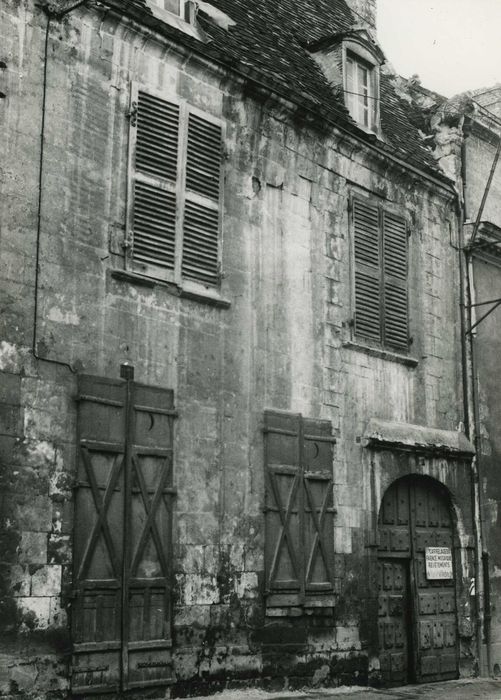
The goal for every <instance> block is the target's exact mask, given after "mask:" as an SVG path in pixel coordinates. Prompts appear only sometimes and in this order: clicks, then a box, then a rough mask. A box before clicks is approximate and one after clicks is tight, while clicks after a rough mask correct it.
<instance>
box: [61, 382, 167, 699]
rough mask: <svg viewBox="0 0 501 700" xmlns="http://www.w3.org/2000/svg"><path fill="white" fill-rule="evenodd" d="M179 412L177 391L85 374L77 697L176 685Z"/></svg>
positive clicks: (77, 538)
mask: <svg viewBox="0 0 501 700" xmlns="http://www.w3.org/2000/svg"><path fill="white" fill-rule="evenodd" d="M173 418H174V411H173V394H172V392H171V391H168V390H165V389H156V388H152V387H146V386H141V385H137V384H135V383H134V382H132V381H125V382H124V381H120V380H108V379H103V378H99V377H89V376H81V377H80V378H79V410H78V419H79V420H78V425H79V438H78V444H79V448H78V449H79V460H78V476H77V483H76V491H75V524H74V603H73V612H72V636H73V659H72V692H73V696H74V697H88V696H89V697H123V696H124V693H125V694H127V691H129V690H130V693H129V695H130V697H140V695H139V694H138V693H139V690H134V689H139V688H145V689H147V688H150V687H151V686H162V685H164V686H166V685H168V684H169V682H170V678H171V663H170V656H169V654H170V652H169V649H170V645H171V633H170V625H171V613H170V591H171V574H172V572H171V560H172V552H171V549H172V500H173V497H174V489H173V486H172V479H173V474H172V423H173Z"/></svg>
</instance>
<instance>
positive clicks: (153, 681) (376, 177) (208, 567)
mask: <svg viewBox="0 0 501 700" xmlns="http://www.w3.org/2000/svg"><path fill="white" fill-rule="evenodd" d="M160 4H162V7H160ZM350 4H351V3H350ZM77 5H78V6H77ZM302 5H303V14H302V16H301V17H299V16H298V14H297V10H296V9H295V6H294V4H293V3H291V2H289V1H288V0H284V1H283V2H281V3H279V4H278V5H277V6H276V7H274V8H273V9H271V8H270V6H269V4H268V3H265V2H261V3H254V4H253V6H252V8H250V7H248V6H247V4H246V3H244V2H242V1H241V0H238V1H237V0H233V2H226V1H225V2H223V0H220V1H219V2H217V3H216V2H214V3H205V2H204V3H202V2H201V3H199V4H198V14H197V13H196V10H197V8H196V7H195V6H194V4H192V3H190V2H187V3H180V4H179V5H178V4H176V3H175V2H172V3H170V2H166V3H165V5H164V4H163V3H159V4H158V5H155V4H153V2H149V1H148V2H147V1H144V0H134V1H133V0H128V1H125V0H122V1H119V0H106V2H104V3H90V2H89V3H78V4H73V5H70V4H69V3H65V4H64V5H63V4H60V5H57V6H48V5H44V4H43V3H41V4H35V3H34V2H32V1H31V0H22V1H19V0H6V2H4V3H3V5H2V8H1V9H0V17H1V23H0V29H1V32H2V51H3V54H2V55H0V61H1V63H0V68H1V72H0V80H1V83H0V90H1V94H2V97H1V99H0V123H1V125H2V132H3V133H4V134H7V138H4V139H2V141H1V143H0V149H1V158H0V161H1V164H2V165H1V180H0V182H1V189H0V207H1V217H0V249H1V257H2V271H1V275H0V294H1V298H2V302H1V303H2V314H1V318H0V323H1V335H0V369H1V371H2V381H1V383H0V402H1V403H0V405H1V413H0V415H1V423H0V444H1V447H0V450H1V452H0V454H1V462H0V465H1V466H0V494H1V500H0V503H1V505H2V512H1V521H0V533H1V534H0V546H1V550H0V552H1V554H0V556H1V559H0V562H1V569H0V606H1V615H0V626H1V633H0V660H1V663H0V688H1V691H0V692H1V693H3V695H4V696H7V697H16V698H18V697H19V698H25V697H26V698H29V697H33V698H35V697H36V698H40V697H44V698H51V699H52V698H56V697H68V696H71V697H75V698H79V697H80V698H86V697H93V698H103V699H104V698H113V697H124V696H128V697H134V698H141V697H144V698H160V697H167V696H168V694H169V693H171V694H172V695H173V696H185V695H188V694H190V693H191V694H193V693H195V692H210V691H214V690H216V689H219V688H222V687H225V686H228V685H232V686H239V685H243V686H246V685H256V684H259V685H267V686H268V687H276V688H281V687H285V686H287V687H297V686H301V685H305V684H310V685H336V684H339V683H359V684H366V683H374V684H378V683H394V684H395V683H398V684H403V683H406V682H409V681H419V680H438V679H443V678H454V677H457V676H458V675H459V674H461V675H470V674H472V673H474V672H475V670H476V668H477V667H478V644H477V641H478V639H477V636H476V635H477V630H476V626H475V619H476V614H477V610H476V599H475V589H474V587H472V585H471V584H472V580H474V579H475V571H476V566H475V563H476V561H477V559H478V556H477V555H478V527H477V522H476V520H475V508H474V498H473V497H472V493H474V483H473V477H472V474H473V472H472V469H471V462H472V457H473V449H472V447H471V444H470V443H469V441H468V440H467V439H466V437H465V435H464V434H463V433H462V432H461V426H462V424H463V423H464V420H465V416H464V412H463V402H462V397H463V379H462V373H461V361H460V360H461V355H460V347H461V343H460V315H459V305H458V299H459V298H460V271H459V269H458V265H457V253H456V247H457V241H458V237H459V224H460V222H459V218H458V208H457V197H456V190H455V189H454V184H453V181H452V180H451V179H450V178H448V177H447V176H446V175H445V174H444V172H443V171H442V170H441V168H440V166H439V165H437V163H436V161H435V159H434V158H433V156H432V154H431V152H430V150H429V149H428V147H427V145H426V143H425V141H424V140H423V138H422V134H421V133H420V131H419V128H420V123H421V121H420V120H421V119H422V117H421V114H420V112H419V110H418V109H416V108H415V107H414V106H413V105H412V104H411V102H410V100H409V99H407V98H406V97H405V95H403V94H402V90H401V86H400V84H399V82H398V80H397V79H396V78H393V77H392V76H391V75H389V74H387V73H386V72H385V68H384V65H383V63H384V56H383V54H382V52H381V50H380V49H379V47H378V46H377V43H376V42H375V39H374V36H373V34H372V33H371V31H370V27H371V26H373V25H374V21H373V15H372V16H371V15H370V12H371V8H372V11H373V10H374V5H373V3H365V4H364V13H366V14H367V13H368V14H367V17H368V21H367V22H366V24H365V25H363V26H360V25H361V21H360V20H361V17H360V14H357V15H356V14H354V13H353V12H352V10H351V9H350V7H349V6H348V5H347V4H346V3H345V2H344V1H343V0H336V2H334V3H333V2H315V3H314V2H311V3H310V2H305V3H302ZM359 5H361V3H353V8H352V9H354V10H355V11H360V8H359V7H358V6H359ZM357 8H358V10H357ZM195 15H196V17H195ZM362 24H363V23H362ZM331 58H332V59H333V60H331ZM332 66H334V67H335V70H334V73H332V74H331V73H330V72H329V71H330V68H329V67H332ZM339 71H341V73H339ZM339 76H341V77H339ZM350 96H351V97H350ZM427 548H428V549H427ZM432 548H441V550H440V551H441V552H442V555H443V556H444V561H445V564H444V566H445V569H446V570H447V571H449V569H448V567H452V568H451V569H450V572H449V573H447V574H446V575H445V577H444V578H443V579H439V578H438V579H437V578H436V577H435V576H434V575H433V573H432V572H431V568H429V569H427V568H426V567H427V566H428V567H431V566H432V564H431V562H432V557H433V556H434V554H435V556H438V555H437V553H436V549H435V550H433V549H432ZM439 554H440V552H439Z"/></svg>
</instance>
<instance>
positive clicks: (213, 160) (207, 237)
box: [182, 112, 222, 285]
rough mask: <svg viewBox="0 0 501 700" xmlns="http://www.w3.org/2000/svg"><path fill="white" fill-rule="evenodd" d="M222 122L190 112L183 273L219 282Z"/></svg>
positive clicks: (204, 281) (214, 283)
mask: <svg viewBox="0 0 501 700" xmlns="http://www.w3.org/2000/svg"><path fill="white" fill-rule="evenodd" d="M221 144H222V129H221V125H220V124H217V123H215V122H212V121H209V120H207V119H204V118H202V117H200V116H198V114H194V113H193V112H190V114H189V118H188V135H187V152H186V192H185V197H186V201H185V212H184V222H183V256H182V275H183V277H187V278H189V279H193V280H198V281H200V282H203V283H204V284H207V285H217V284H218V283H219V229H220V221H219V219H220V201H219V200H220V179H221Z"/></svg>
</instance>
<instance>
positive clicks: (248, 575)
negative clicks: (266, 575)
mask: <svg viewBox="0 0 501 700" xmlns="http://www.w3.org/2000/svg"><path fill="white" fill-rule="evenodd" d="M234 587H235V593H236V594H237V596H238V598H239V599H242V598H257V596H258V595H259V585H258V578H257V574H256V573H255V572H254V571H244V572H242V573H241V574H238V575H237V576H236V578H235V581H234Z"/></svg>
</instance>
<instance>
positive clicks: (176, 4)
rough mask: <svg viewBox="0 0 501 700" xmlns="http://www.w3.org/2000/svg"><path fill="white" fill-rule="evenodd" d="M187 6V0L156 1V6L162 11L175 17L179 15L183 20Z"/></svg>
mask: <svg viewBox="0 0 501 700" xmlns="http://www.w3.org/2000/svg"><path fill="white" fill-rule="evenodd" d="M185 4H186V3H185V0H155V5H157V6H158V7H159V8H160V9H161V10H167V12H172V14H173V15H177V16H178V17H182V18H183V19H185V16H184V15H185V7H184V6H185Z"/></svg>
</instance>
